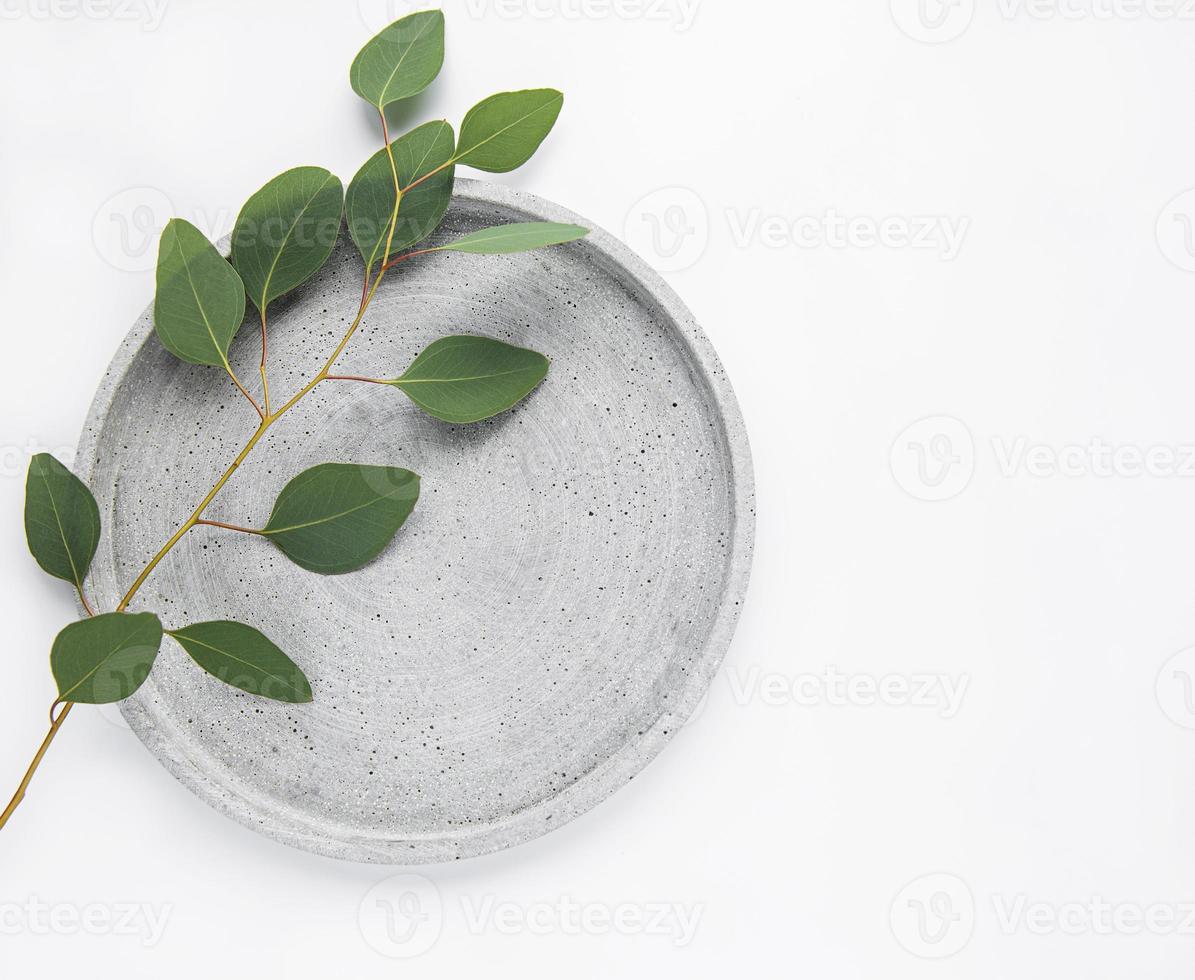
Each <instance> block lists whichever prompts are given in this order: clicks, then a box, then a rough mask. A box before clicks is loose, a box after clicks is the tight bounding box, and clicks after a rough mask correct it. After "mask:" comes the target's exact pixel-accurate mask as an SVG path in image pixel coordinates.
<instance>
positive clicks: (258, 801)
mask: <svg viewBox="0 0 1195 980" xmlns="http://www.w3.org/2000/svg"><path fill="white" fill-rule="evenodd" d="M453 198H454V200H455V199H457V198H460V199H464V200H468V201H472V202H476V203H479V204H486V205H495V206H499V207H503V208H507V209H510V210H513V211H516V212H521V213H523V214H525V215H527V216H528V217H529V218H532V219H534V220H539V221H557V222H563V223H569V224H581V225H584V226H585V227H588V228H591V229H592V232H591V233H590V235H589V236H587V237H586V238H585V239H584V241H583V242H581V243H578V245H579V247H583V248H587V249H591V250H593V251H595V252H597V253H598V254H599V255H601V256H602V257H603V259H604V260H605V261H606V262H607V263H608V264H609V265H610V266H611V267H612V268H614V269H617V270H618V272H619V274H620V275H622V276H623V277H624V278H625V279H628V280H630V281H631V282H632V283H633V285H634V286H635V287H637V289H638V290H639V291H640V292H641V293H642V294H643V295H645V296H647V297H650V298H651V300H652V301H653V302H655V303H656V304H658V306H659V308H660V309H661V311H662V312H663V313H664V315H665V316H666V317H667V318H668V319H669V320H670V321H671V322H672V324H673V326H674V328H675V333H676V334H677V337H678V339H679V340H680V341H682V342H683V344H682V346H683V350H684V351H685V353H686V354H687V356H688V358H689V359H690V362H691V365H692V367H693V368H694V370H695V371H697V372H699V374H700V377H701V380H702V381H703V382H704V384H705V386H706V388H707V389H708V391H709V392H710V395H711V396H712V398H713V404H714V408H715V410H716V413H717V416H718V417H719V419H720V421H721V425H722V433H723V438H724V439H725V441H726V447H727V450H728V453H729V465H730V473H731V478H730V491H731V496H732V498H733V501H732V507H731V516H732V527H731V541H730V547H729V549H728V553H727V559H726V566H727V572H726V580H725V587H724V588H723V590H722V595H721V598H720V601H719V604H718V609H717V613H716V615H715V618H714V621H713V624H712V627H711V629H710V630H709V633H708V634H707V637H706V641H705V645H704V647H703V648H702V650H701V651H700V652H699V653H698V654H697V655H696V656H695V658H694V662H693V667H692V669H691V670H690V671H689V672H688V674H687V679H686V682H685V684H684V685H683V687H681V688H680V689H679V695H678V697H677V699H676V702H675V706H674V707H673V709H672V710H669V711H666V712H664V713H663V714H661V716H660V717H659V718H658V719H657V720H656V721H655V723H654V724H652V725H651V727H649V728H647V729H645V730H644V731H643V733H642V734H641V735H639V736H638V737H636V738H634V739H633V740H628V741H627V742H625V743H623V745H622V746H620V747H619V749H618V750H617V751H615V752H614V754H613V755H611V756H610V757H609V758H607V759H606V760H605V761H604V762H602V763H601V764H600V765H598V766H595V767H594V768H593V769H590V770H589V771H588V772H587V773H586V774H585V775H584V776H582V777H581V778H580V779H578V780H577V781H576V782H574V783H572V784H570V785H569V786H567V787H565V788H564V789H562V790H561V791H560V792H558V793H555V794H553V795H552V796H550V797H548V798H546V799H544V800H541V801H540V802H539V803H536V804H534V805H532V806H530V807H527V808H525V809H523V810H521V811H519V812H518V813H516V814H512V815H510V816H508V817H504V818H502V819H501V820H500V821H494V822H489V823H484V824H471V825H470V826H468V827H466V828H460V829H454V831H453V832H451V833H436V834H425V835H410V836H406V837H401V838H394V837H386V836H384V835H378V836H371V835H359V834H345V835H337V836H328V835H326V834H321V833H320V830H321V829H322V827H321V825H317V824H315V823H313V822H310V821H308V822H304V821H303V820H301V819H297V818H296V817H294V816H293V815H289V814H288V813H287V812H286V811H287V808H286V806H285V805H282V804H281V802H280V801H278V800H275V799H273V798H269V797H265V796H257V795H254V794H252V793H245V792H244V790H245V788H246V787H245V786H244V784H242V783H237V784H236V785H233V780H230V779H221V778H220V773H217V772H212V771H210V770H209V769H205V768H203V767H202V766H201V764H200V760H198V759H197V758H196V757H194V756H193V755H191V754H189V753H186V752H185V751H182V750H185V748H186V746H187V742H186V739H185V737H184V738H180V737H179V736H182V735H184V734H185V733H183V732H181V731H176V730H174V729H173V728H171V727H170V726H167V725H164V724H161V723H159V722H160V719H159V717H158V716H157V715H156V714H155V713H154V711H153V706H152V703H151V699H150V698H149V697H148V696H147V695H146V694H145V691H144V689H143V691H142V692H141V693H139V694H137V695H134V696H133V697H131V698H129V699H127V700H125V701H124V702H122V703H121V705H120V708H121V713H122V714H123V715H124V717H125V720H126V721H127V722H128V724H129V726H130V728H131V729H132V730H133V733H134V734H135V735H136V736H137V738H138V739H139V741H140V742H141V743H142V744H143V745H144V746H145V747H146V748H147V749H148V750H149V751H150V753H151V754H152V755H153V756H154V757H155V758H156V759H157V760H158V761H159V762H160V763H161V764H162V765H163V767H164V768H165V769H166V770H167V771H168V772H170V773H171V775H173V776H174V777H175V778H176V779H178V780H179V782H181V783H182V784H183V785H184V786H186V787H187V788H188V789H189V790H190V791H191V792H192V793H194V794H195V795H196V796H197V797H199V799H201V800H203V801H204V802H205V803H207V804H208V805H209V806H211V807H212V808H214V809H215V810H217V811H219V812H220V813H222V814H223V815H225V816H227V817H231V818H232V819H233V820H235V821H237V822H238V823H240V824H242V825H243V826H246V827H249V828H250V829H252V830H256V831H258V832H259V833H262V834H264V835H265V836H267V837H270V838H272V839H273V840H275V841H277V842H279V843H282V844H287V845H289V846H292V847H297V848H299V849H301V850H305V851H308V852H311V853H315V854H319V855H323V856H325V857H333V858H339V859H342V860H347V861H355V862H361V863H374V864H392V865H401V866H411V865H421V864H435V863H440V862H445V861H451V860H460V859H463V858H467V857H477V856H480V855H483V854H488V853H492V852H495V851H499V850H504V849H506V848H510V847H514V846H516V845H518V844H523V843H526V842H528V841H531V840H534V839H535V838H537V837H540V836H543V835H544V834H546V833H548V832H550V831H551V830H555V829H557V828H559V827H561V826H564V825H565V824H566V823H568V822H570V821H571V820H573V819H575V818H576V817H578V816H580V815H581V814H583V813H586V812H587V811H589V810H591V809H593V808H594V807H596V806H597V805H598V804H599V803H601V802H603V801H604V800H606V799H608V798H610V797H611V796H612V795H613V794H614V793H616V792H617V791H618V790H619V789H620V788H621V787H622V786H624V785H625V784H626V783H627V782H628V781H630V779H632V778H633V777H634V776H636V775H637V774H638V773H640V772H641V771H642V770H643V769H644V768H645V767H646V766H647V764H648V763H649V762H651V761H652V759H654V758H656V756H658V755H659V753H660V752H661V751H662V750H663V749H664V747H665V746H666V745H667V744H668V742H669V741H671V739H672V738H673V736H674V735H675V734H676V732H677V731H678V730H679V729H680V728H682V727H683V726H684V724H685V722H686V721H687V720H688V718H689V717H690V716H691V715H692V713H693V711H694V710H695V709H696V708H697V706H698V705H699V704H700V703H701V700H702V698H703V697H704V696H705V694H706V692H707V690H708V689H709V686H710V683H711V682H712V680H713V677H714V675H715V673H716V672H717V670H718V668H719V667H720V666H721V664H722V661H723V659H724V658H725V656H726V652H727V650H728V649H729V647H730V642H731V639H732V637H733V635H734V631H735V628H736V626H737V624H738V620H739V616H740V614H741V612H742V608H743V602H744V600H745V597H746V593H747V587H748V583H749V580H750V574H751V564H752V557H753V552H754V539H755V478H754V472H753V467H752V459H751V448H750V443H749V441H748V437H747V430H746V426H745V423H744V420H743V416H742V412H741V410H740V408H739V403H738V399H737V398H736V397H735V393H734V390H733V388H732V387H731V384H730V380H729V378H728V376H727V374H726V371H725V370H724V369H723V367H722V363H721V361H720V360H719V358H718V355H717V353H716V352H715V351H714V348H713V346H712V345H711V343H710V341H709V338H708V337H706V335H705V332H704V331H703V330H702V329H701V327H700V326H699V325H698V323H697V321H696V319H695V318H694V316H693V314H692V313H691V312H690V311H689V309H688V307H686V306H685V304H684V303H683V302H682V301H681V299H680V297H679V296H678V295H677V294H676V292H675V291H674V290H673V289H672V288H671V287H670V286H669V285H668V284H667V283H666V282H665V281H664V279H663V278H662V277H661V276H660V275H659V274H658V273H657V272H656V271H655V270H654V269H652V268H651V267H650V266H649V265H648V264H647V262H646V261H645V260H644V259H642V258H640V257H639V256H638V255H637V254H635V253H634V252H633V251H631V249H630V248H628V247H627V246H626V245H625V244H623V242H621V241H620V240H619V239H618V238H616V237H615V236H614V235H612V234H611V233H610V232H607V231H605V230H604V229H602V228H601V227H599V226H598V225H596V224H595V223H594V222H592V221H588V220H586V219H584V218H582V217H580V216H579V215H577V214H575V213H573V212H572V211H570V210H568V209H566V208H564V207H562V206H560V205H558V204H555V203H553V202H551V201H548V200H546V199H544V198H541V197H538V196H536V195H533V194H530V193H527V192H526V191H520V190H515V189H514V188H511V187H508V186H506V185H504V184H498V183H494V182H492V181H486V180H476V179H471V178H464V177H458V178H457V179H456V181H455V185H454V188H453ZM221 245H222V248H223V250H224V251H225V254H227V239H225V241H224V242H222V243H221ZM152 310H153V304H152V302H151V304H150V306H149V308H148V309H147V310H146V311H145V312H144V313H143V314H142V315H141V316H140V317H138V319H137V321H136V322H135V323H134V325H133V327H132V329H130V330H129V332H128V334H127V335H126V336H125V338H124V340H123V341H122V343H121V345H120V347H119V348H118V349H117V351H116V353H115V355H114V356H113V358H112V361H111V363H110V364H109V365H108V368H107V370H106V372H105V374H104V377H103V379H102V380H101V382H100V385H99V387H98V388H97V390H96V393H95V396H94V398H93V399H92V403H91V407H90V409H89V411H88V414H87V421H86V423H85V424H84V427H83V432H82V435H81V436H80V439H79V444H78V449H77V453H76V472H77V473H78V475H79V477H80V478H81V479H82V480H83V481H84V482H87V483H90V482H91V479H92V476H93V474H94V471H95V469H96V465H97V462H98V460H97V452H98V449H99V444H100V436H101V434H102V432H103V429H104V422H105V420H106V418H107V415H108V410H109V408H110V407H111V405H112V403H113V400H114V398H115V396H116V394H117V392H118V391H119V389H120V386H121V384H122V383H123V381H124V379H125V376H126V375H127V373H128V371H129V369H130V368H131V366H132V364H133V362H134V361H135V359H136V357H137V354H138V353H139V352H140V350H141V348H142V346H143V345H144V344H145V342H146V341H147V340H149V338H150V335H151V334H152V332H153V320H152ZM104 538H105V539H106V545H107V548H108V549H109V551H108V554H109V555H110V554H111V551H110V549H111V535H110V534H107V533H105V535H104Z"/></svg>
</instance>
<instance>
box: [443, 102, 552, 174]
mask: <svg viewBox="0 0 1195 980" xmlns="http://www.w3.org/2000/svg"><path fill="white" fill-rule="evenodd" d="M563 105H564V95H563V94H562V93H560V92H557V91H556V89H553V88H536V89H528V90H526V91H523V92H500V93H499V94H498V95H491V96H490V97H489V98H488V99H486V100H484V101H483V102H479V103H477V105H475V106H474V107H473V108H472V109H470V110H469V112H468V113H467V114H466V116H465V121H464V122H463V123H461V139H460V145H459V147H458V149H457V154H456V162H457V163H467V164H468V165H469V166H470V167H476V168H477V169H478V170H488V171H489V172H490V173H499V174H501V173H506V172H507V171H509V170H514V169H515V168H516V167H521V166H522V165H523V164H524V163H526V162H527V161H528V160H530V159H531V156H532V154H533V153H535V151H536V150H538V149H539V145H540V143H542V142H543V141H544V137H545V136H547V135H548V133H549V132H550V131H551V129H552V126H553V125H555V123H556V117H557V116H559V115H560V109H561V107H562V106H563Z"/></svg>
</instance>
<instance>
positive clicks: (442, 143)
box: [346, 119, 456, 273]
mask: <svg viewBox="0 0 1195 980" xmlns="http://www.w3.org/2000/svg"><path fill="white" fill-rule="evenodd" d="M390 146H391V149H392V150H393V151H394V166H395V169H396V170H397V171H398V182H399V187H402V188H406V187H410V188H411V189H410V190H408V191H407V192H406V193H405V194H403V196H402V206H401V207H400V208H399V212H398V224H397V226H396V227H395V230H394V238H393V240H392V241H391V243H390V251H389V253H387V254H385V255H384V254H383V253H385V252H386V235H387V233H388V232H389V230H390V220H391V218H392V217H393V215H394V173H393V172H392V171H391V169H390V159H389V157H388V156H387V154H386V150H385V149H384V148H383V149H381V150H378V152H377V153H375V154H374V155H373V156H372V157H370V158H369V160H367V161H366V163H365V166H363V167H362V168H361V169H360V170H359V171H357V175H356V176H355V177H354V178H353V179H352V181H350V182H349V190H348V195H347V198H346V205H347V207H346V211H347V214H348V226H349V235H351V236H352V239H353V243H354V244H355V245H356V246H357V250H358V251H359V252H360V253H361V257H362V258H363V259H364V260H365V268H366V269H367V270H368V271H369V272H371V273H372V271H373V269H374V267H375V266H376V265H378V264H385V262H387V261H389V259H390V257H391V256H393V255H397V254H398V253H399V252H401V251H402V250H403V249H406V248H410V247H411V246H412V245H415V244H417V243H418V242H421V241H423V239H425V238H427V236H428V235H430V234H431V233H432V232H433V231H435V230H436V228H438V227H439V225H440V222H441V221H442V220H444V212H445V211H447V210H448V204H449V202H450V201H451V200H452V185H453V177H454V173H455V170H456V168H455V167H453V166H452V165H451V163H450V161H451V160H452V153H453V150H454V149H455V148H456V139H455V135H454V133H453V131H452V126H450V125H449V124H448V123H447V122H446V121H445V120H443V119H441V120H437V121H436V122H429V123H424V125H422V126H420V127H418V128H417V129H413V130H411V132H409V133H407V134H405V135H404V136H400V137H399V138H398V139H396V140H395V141H394V142H393V143H391V144H390ZM446 165H447V166H446ZM440 167H443V168H444V169H442V170H439V172H438V173H435V176H432V177H427V175H428V174H430V173H432V172H433V171H436V170H437V168H440ZM424 177H427V179H426V180H423V181H422V183H420V184H419V185H418V186H416V187H411V185H412V184H414V183H415V182H416V181H417V180H420V179H421V178H424Z"/></svg>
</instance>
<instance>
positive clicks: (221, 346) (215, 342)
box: [154, 218, 245, 367]
mask: <svg viewBox="0 0 1195 980" xmlns="http://www.w3.org/2000/svg"><path fill="white" fill-rule="evenodd" d="M244 319H245V287H244V285H243V284H242V283H241V277H240V276H238V275H237V273H236V270H235V269H233V267H232V266H231V265H229V264H228V263H227V262H226V261H225V260H224V258H223V257H222V256H221V255H220V253H219V252H217V251H216V248H215V246H214V245H212V243H211V242H209V241H208V240H207V239H206V238H204V236H203V234H202V233H201V232H200V231H199V229H198V228H196V227H195V226H194V225H192V224H190V223H189V222H186V221H183V220H182V219H181V218H175V219H174V220H173V221H171V222H170V223H169V224H168V225H167V226H166V228H165V229H164V230H163V232H162V239H161V244H160V245H159V247H158V291H157V295H156V296H155V297H154V329H155V330H156V331H157V333H158V339H159V340H161V341H162V346H163V347H165V348H166V349H167V350H168V351H170V353H171V354H173V355H174V356H175V357H177V358H179V359H180V360H183V361H187V362H189V363H191V364H212V365H215V366H217V367H219V366H221V365H224V364H227V363H228V345H229V344H231V343H232V338H233V337H235V336H236V333H237V331H238V330H239V329H240V328H241V322H242V321H243V320H244Z"/></svg>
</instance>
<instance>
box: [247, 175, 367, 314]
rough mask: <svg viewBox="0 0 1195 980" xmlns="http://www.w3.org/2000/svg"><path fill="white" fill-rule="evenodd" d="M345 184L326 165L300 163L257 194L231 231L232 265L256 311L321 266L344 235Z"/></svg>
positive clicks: (313, 273) (304, 280)
mask: <svg viewBox="0 0 1195 980" xmlns="http://www.w3.org/2000/svg"><path fill="white" fill-rule="evenodd" d="M343 211H344V187H343V186H342V185H341V183H340V181H339V180H338V179H337V178H336V176H335V175H333V174H331V173H329V172H328V171H327V170H324V169H323V168H322V167H296V168H295V169H294V170H288V171H286V173H283V174H279V175H278V176H277V177H275V178H274V179H273V180H271V181H270V182H269V183H268V184H266V185H265V187H263V188H262V189H261V190H259V191H258V192H257V193H256V194H254V195H253V196H252V197H251V198H249V200H248V201H246V202H245V206H244V207H243V208H241V213H240V215H238V216H237V223H236V227H234V228H233V231H232V255H231V261H232V264H233V265H234V266H235V267H236V270H237V272H239V273H240V274H241V278H242V279H243V280H244V281H245V291H246V292H247V293H248V294H249V299H250V300H252V302H253V305H254V306H256V307H257V308H258V310H261V311H264V310H265V308H266V307H267V306H268V305H269V304H270V303H271V302H272V301H273V300H275V299H277V298H278V297H279V296H282V295H284V294H285V293H289V292H290V291H291V290H292V289H294V288H295V287H296V286H300V285H302V284H303V283H304V282H306V281H307V280H308V279H310V278H311V277H312V276H313V275H315V273H316V272H318V271H319V270H320V268H321V267H322V266H323V264H324V263H325V262H327V261H328V256H329V255H331V254H332V249H333V248H335V247H336V240H337V239H338V238H339V237H340V218H341V215H342V213H343Z"/></svg>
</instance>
